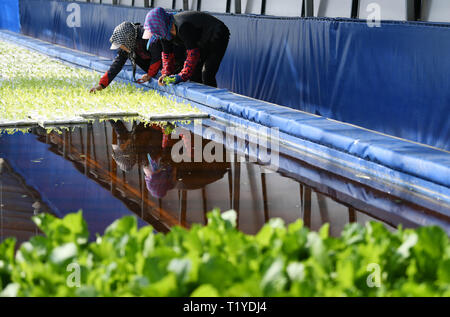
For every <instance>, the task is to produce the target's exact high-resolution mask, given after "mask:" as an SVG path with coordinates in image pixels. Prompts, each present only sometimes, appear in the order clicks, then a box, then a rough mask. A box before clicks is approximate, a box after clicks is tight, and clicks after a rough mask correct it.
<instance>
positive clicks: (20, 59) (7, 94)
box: [0, 41, 200, 121]
mask: <svg viewBox="0 0 450 317" xmlns="http://www.w3.org/2000/svg"><path fill="white" fill-rule="evenodd" d="M0 56H1V57H2V58H1V59H0V69H1V72H0V121H19V120H27V119H28V117H29V116H30V115H32V116H33V117H34V118H39V119H41V120H49V121H52V120H60V119H70V118H73V119H75V118H76V117H79V115H80V114H86V113H92V112H96V113H101V112H106V113H111V112H128V113H139V114H141V115H142V116H143V117H144V119H146V118H147V119H148V118H150V116H152V115H160V114H171V115H172V114H177V113H200V111H199V110H198V109H196V108H194V107H192V106H190V105H187V104H182V103H177V102H175V101H173V100H170V99H169V98H166V97H163V96H161V95H159V94H157V93H156V92H155V91H151V90H150V91H144V90H143V89H141V88H136V87H135V86H133V85H131V84H123V83H119V82H113V83H112V84H111V85H110V86H109V87H108V88H107V89H104V90H102V91H101V92H97V93H96V94H91V93H89V88H91V87H92V86H94V85H95V84H96V83H97V81H98V74H97V73H96V72H94V71H89V70H86V69H81V68H76V67H71V66H67V65H65V64H63V63H61V62H59V61H57V60H54V59H51V58H49V57H47V56H45V55H42V54H39V53H37V52H34V51H31V50H28V49H26V48H23V47H21V46H17V45H14V44H11V43H8V42H4V41H0Z"/></svg>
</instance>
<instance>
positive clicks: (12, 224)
mask: <svg viewBox="0 0 450 317" xmlns="http://www.w3.org/2000/svg"><path fill="white" fill-rule="evenodd" d="M209 123H211V121H210V120H204V121H203V127H206V126H208V125H209ZM186 127H189V125H186ZM194 132H195V129H188V128H185V129H181V128H180V127H178V128H177V124H170V123H161V124H154V125H144V124H143V123H138V122H123V121H103V122H95V123H93V124H89V125H85V126H82V127H74V128H71V129H70V130H61V131H57V130H55V131H52V132H47V131H46V130H45V129H42V128H34V129H31V130H30V131H29V133H25V134H23V133H15V134H12V135H8V134H2V135H1V136H0V158H1V159H2V162H3V163H2V164H3V166H4V168H2V169H1V175H0V193H1V196H0V199H1V200H2V201H1V217H0V219H1V223H0V229H1V232H0V234H1V237H0V238H1V239H4V238H5V237H8V236H16V237H17V238H18V239H19V240H21V241H22V240H26V238H27V237H29V236H30V235H33V234H36V230H35V228H34V227H33V226H32V223H31V221H30V220H29V218H30V217H31V215H32V214H34V213H36V212H40V211H47V212H52V213H54V214H55V215H57V216H60V217H61V216H64V215H65V214H67V213H70V212H74V211H77V210H79V209H82V210H83V213H84V216H85V218H86V220H87V222H88V226H89V229H90V231H91V238H93V237H95V233H103V231H104V229H105V228H106V226H107V225H109V224H110V223H111V222H112V221H114V220H115V219H117V218H119V217H121V216H124V215H130V214H131V215H135V216H137V217H138V219H139V224H140V225H144V224H151V225H152V226H153V227H154V228H155V230H157V231H161V232H167V231H168V230H170V227H172V226H174V225H182V226H184V227H190V226H191V225H192V224H194V223H200V224H205V223H206V213H207V212H208V211H210V210H211V209H213V208H216V207H217V208H220V209H221V210H222V211H226V210H229V209H234V210H236V211H237V212H238V227H239V229H240V230H242V231H243V232H245V233H249V234H254V233H256V232H257V231H258V230H259V229H260V228H261V226H263V225H264V223H266V222H267V221H268V220H269V219H271V218H274V217H280V218H282V219H284V220H285V222H286V223H291V222H293V221H295V220H297V219H299V218H301V219H303V221H304V222H305V224H306V225H307V226H308V227H310V228H311V229H313V230H318V229H319V228H320V227H321V226H322V225H323V224H324V223H329V224H330V230H331V234H332V235H338V234H339V233H340V232H341V230H342V229H343V227H344V226H345V225H346V224H348V223H352V222H358V223H361V224H364V223H366V222H367V221H378V222H382V223H383V224H385V226H386V227H388V228H390V229H391V230H395V228H396V227H397V226H398V225H399V224H402V225H403V226H404V227H416V226H419V225H427V224H437V225H440V226H442V227H444V229H445V230H447V232H449V224H450V220H449V219H448V217H447V216H445V215H443V214H442V212H437V211H435V210H430V209H429V208H427V207H424V206H422V205H421V204H420V203H418V202H417V201H414V202H411V201H405V200H404V199H400V198H398V197H395V196H390V195H389V194H387V193H385V192H381V191H379V190H375V189H373V188H371V187H370V186H367V185H362V184H358V183H357V182H354V181H351V180H348V179H346V178H345V177H342V176H340V175H337V174H333V173H330V172H327V171H325V170H321V169H318V168H316V167H314V166H311V165H309V164H306V163H304V162H303V161H301V160H300V159H298V158H292V157H282V158H281V159H280V158H278V163H279V167H278V168H276V169H275V170H276V171H275V172H274V168H270V167H269V166H268V164H263V163H261V162H258V161H256V162H249V156H247V157H246V156H245V154H242V153H239V151H234V149H233V150H230V148H229V146H228V144H227V143H226V142H224V143H225V144H227V146H225V145H224V144H223V143H221V142H215V141H210V140H209V139H208V138H205V137H204V135H203V134H202V135H203V136H202V135H199V134H195V133H194ZM198 153H201V154H204V153H209V154H210V156H212V158H211V157H208V155H206V156H205V155H200V156H199V157H197V154H198ZM271 154H272V153H271ZM280 155H281V156H282V154H280ZM253 161H255V160H253ZM18 180H20V181H18ZM14 186H15V187H14ZM13 193H17V194H13ZM31 193H33V194H32V195H31ZM30 197H31V198H30ZM33 206H34V207H33ZM36 206H38V207H39V208H36ZM444 208H445V206H444Z"/></svg>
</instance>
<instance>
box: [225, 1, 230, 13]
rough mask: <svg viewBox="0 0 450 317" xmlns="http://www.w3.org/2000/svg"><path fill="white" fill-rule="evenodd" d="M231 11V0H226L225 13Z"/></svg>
mask: <svg viewBox="0 0 450 317" xmlns="http://www.w3.org/2000/svg"><path fill="white" fill-rule="evenodd" d="M230 11H231V0H227V8H226V10H225V12H226V13H230Z"/></svg>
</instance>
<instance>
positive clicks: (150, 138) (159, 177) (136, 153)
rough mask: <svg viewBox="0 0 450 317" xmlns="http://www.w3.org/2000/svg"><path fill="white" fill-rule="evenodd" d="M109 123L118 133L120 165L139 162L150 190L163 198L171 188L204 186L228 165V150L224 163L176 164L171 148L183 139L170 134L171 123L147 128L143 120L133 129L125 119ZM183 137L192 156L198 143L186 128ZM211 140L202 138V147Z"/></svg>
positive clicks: (115, 146)
mask: <svg viewBox="0 0 450 317" xmlns="http://www.w3.org/2000/svg"><path fill="white" fill-rule="evenodd" d="M110 124H111V126H112V127H113V129H114V131H115V132H116V133H117V144H113V146H112V147H113V158H114V160H115V161H116V163H117V165H118V166H119V168H120V169H121V170H123V171H125V172H128V171H130V170H131V169H132V168H133V167H134V166H135V165H136V163H138V164H139V165H140V166H142V169H143V171H144V175H145V183H146V185H147V189H148V191H149V192H150V194H151V195H152V196H153V197H155V198H163V197H164V196H166V194H167V192H168V191H169V190H171V189H185V190H193V189H199V188H203V187H205V186H206V185H208V184H211V183H213V182H215V181H217V180H219V179H221V178H222V177H223V175H224V174H225V173H226V171H227V168H229V163H226V162H225V150H223V153H224V156H223V157H222V159H223V160H222V162H212V163H206V162H180V163H174V161H173V160H172V156H171V155H172V153H171V152H172V147H173V146H174V145H175V144H176V143H177V142H179V141H180V140H179V139H178V138H176V139H175V138H172V137H171V129H173V125H171V124H168V125H166V126H161V125H152V126H147V127H146V126H145V125H144V124H143V123H140V124H133V128H132V129H131V131H129V130H127V128H126V126H125V124H124V123H123V122H122V121H110ZM188 134H189V135H188ZM180 136H181V142H183V143H184V148H183V150H184V151H186V155H187V156H189V157H191V158H192V156H193V155H194V146H195V144H193V143H191V142H189V141H190V140H194V136H193V135H192V133H191V132H189V131H183V134H180ZM209 142H210V141H209V140H205V139H202V145H201V146H202V148H203V147H204V146H205V145H206V144H207V143H209ZM217 146H222V147H223V145H217ZM191 161H193V160H191Z"/></svg>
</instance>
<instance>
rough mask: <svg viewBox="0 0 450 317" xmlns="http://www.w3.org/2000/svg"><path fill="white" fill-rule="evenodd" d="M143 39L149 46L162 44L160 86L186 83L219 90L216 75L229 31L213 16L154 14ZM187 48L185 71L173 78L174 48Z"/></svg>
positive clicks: (149, 17) (147, 21)
mask: <svg viewBox="0 0 450 317" xmlns="http://www.w3.org/2000/svg"><path fill="white" fill-rule="evenodd" d="M144 29H145V32H144V35H143V37H142V38H143V39H148V40H149V41H148V45H151V43H153V42H154V41H156V40H158V39H159V40H161V44H162V48H163V54H162V62H163V69H162V72H161V73H162V76H161V77H160V78H159V81H158V82H159V84H160V85H164V84H165V83H173V84H178V83H180V82H184V81H187V80H192V81H196V82H201V83H203V84H205V85H209V86H213V87H217V81H216V74H217V72H218V70H219V67H220V63H221V62H222V59H223V56H224V55H225V51H226V49H227V46H228V41H229V39H230V31H229V30H228V28H227V27H226V25H225V24H224V23H223V22H222V21H220V20H219V19H217V18H215V17H214V16H212V15H210V14H207V13H204V12H197V11H188V12H181V13H177V14H172V13H168V12H167V11H166V10H164V9H163V8H155V9H153V10H151V11H150V12H149V13H148V14H147V16H146V18H145V24H144ZM177 44H178V45H179V44H182V45H184V47H185V48H186V60H185V62H184V67H183V69H182V70H181V71H180V72H179V73H177V74H174V64H175V55H174V45H177Z"/></svg>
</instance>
